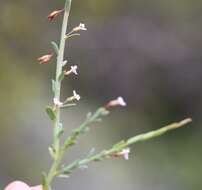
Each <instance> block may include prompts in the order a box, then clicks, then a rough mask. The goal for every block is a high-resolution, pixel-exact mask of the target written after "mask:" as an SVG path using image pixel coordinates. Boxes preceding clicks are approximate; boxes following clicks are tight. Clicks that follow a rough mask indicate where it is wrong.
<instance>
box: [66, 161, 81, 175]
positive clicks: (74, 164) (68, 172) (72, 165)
mask: <svg viewBox="0 0 202 190" xmlns="http://www.w3.org/2000/svg"><path fill="white" fill-rule="evenodd" d="M77 167H79V160H75V161H74V162H72V163H71V164H69V165H68V166H66V167H65V168H64V169H63V174H70V173H71V172H72V170H73V169H75V168H77Z"/></svg>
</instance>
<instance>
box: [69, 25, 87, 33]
mask: <svg viewBox="0 0 202 190" xmlns="http://www.w3.org/2000/svg"><path fill="white" fill-rule="evenodd" d="M81 30H87V28H86V27H85V24H83V23H80V24H79V26H76V27H75V28H73V30H72V31H73V32H79V31H81Z"/></svg>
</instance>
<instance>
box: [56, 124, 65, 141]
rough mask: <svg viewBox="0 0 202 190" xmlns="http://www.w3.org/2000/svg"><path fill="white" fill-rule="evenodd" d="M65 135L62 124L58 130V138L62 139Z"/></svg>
mask: <svg viewBox="0 0 202 190" xmlns="http://www.w3.org/2000/svg"><path fill="white" fill-rule="evenodd" d="M63 133H64V128H63V125H62V123H60V124H59V126H58V127H57V130H56V136H57V137H58V138H60V137H61V135H62V134H63Z"/></svg>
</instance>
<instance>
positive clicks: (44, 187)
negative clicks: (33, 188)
mask: <svg viewBox="0 0 202 190" xmlns="http://www.w3.org/2000/svg"><path fill="white" fill-rule="evenodd" d="M41 183H42V186H43V190H48V189H49V188H48V183H47V176H46V174H45V173H42V182H41Z"/></svg>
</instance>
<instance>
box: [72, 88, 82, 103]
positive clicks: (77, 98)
mask: <svg viewBox="0 0 202 190" xmlns="http://www.w3.org/2000/svg"><path fill="white" fill-rule="evenodd" d="M73 95H74V98H75V99H76V100H77V101H79V100H80V99H81V96H80V95H79V94H77V93H76V91H75V90H73Z"/></svg>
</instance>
